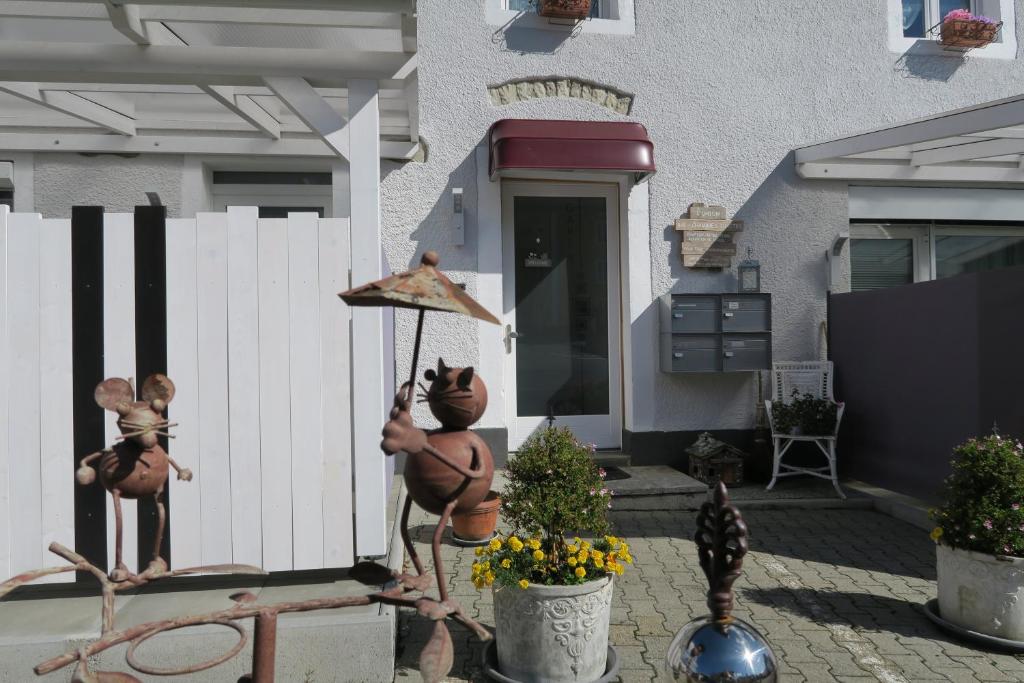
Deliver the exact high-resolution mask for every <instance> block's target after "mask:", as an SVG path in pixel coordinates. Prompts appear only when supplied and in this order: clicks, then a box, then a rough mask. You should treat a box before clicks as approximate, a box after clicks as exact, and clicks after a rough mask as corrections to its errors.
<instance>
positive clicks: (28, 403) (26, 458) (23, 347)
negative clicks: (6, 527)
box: [4, 214, 43, 574]
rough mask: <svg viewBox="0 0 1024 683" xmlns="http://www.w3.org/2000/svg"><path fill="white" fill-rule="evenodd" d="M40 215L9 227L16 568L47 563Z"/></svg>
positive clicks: (13, 220)
mask: <svg viewBox="0 0 1024 683" xmlns="http://www.w3.org/2000/svg"><path fill="white" fill-rule="evenodd" d="M41 223H42V217H41V216H39V214H12V215H11V217H10V220H9V222H8V229H7V250H8V259H7V273H8V286H9V288H10V289H9V293H10V299H9V300H8V303H9V306H10V308H9V310H8V334H9V335H10V336H9V342H8V343H9V344H10V346H9V354H10V355H9V356H8V359H9V362H10V367H9V373H10V374H9V382H10V384H9V386H10V391H11V394H12V396H11V398H13V400H12V401H10V404H9V406H8V418H9V423H8V425H7V430H8V431H7V433H6V435H4V436H5V438H6V439H7V447H8V453H10V455H11V465H12V466H11V468H10V499H9V509H10V513H11V517H12V518H13V519H14V522H15V523H14V524H12V525H11V571H12V573H15V574H16V573H19V572H23V571H25V570H27V569H35V568H37V567H41V566H42V559H43V547H42V545H41V541H42V519H41V509H42V508H41V506H42V501H41V498H40V496H41V491H40V486H39V481H40V475H41V471H40V460H39V443H40V435H39V433H40V429H39V417H40V415H39V408H40V403H39V396H40V394H39V391H40V390H39V382H40V375H39V238H40V225H41Z"/></svg>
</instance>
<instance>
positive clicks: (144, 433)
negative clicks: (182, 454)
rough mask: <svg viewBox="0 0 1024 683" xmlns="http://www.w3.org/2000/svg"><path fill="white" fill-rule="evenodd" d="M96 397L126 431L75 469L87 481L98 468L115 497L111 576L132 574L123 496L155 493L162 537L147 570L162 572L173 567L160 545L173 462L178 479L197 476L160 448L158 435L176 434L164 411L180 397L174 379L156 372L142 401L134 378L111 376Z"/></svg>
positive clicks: (144, 387) (114, 578) (81, 481)
mask: <svg viewBox="0 0 1024 683" xmlns="http://www.w3.org/2000/svg"><path fill="white" fill-rule="evenodd" d="M94 396H95V399H96V403H97V404H98V405H99V406H100V407H101V408H103V409H105V410H109V411H111V412H114V413H117V416H118V417H117V427H118V429H120V430H121V435H120V436H119V437H118V439H119V440H120V443H118V444H116V445H114V446H112V447H109V448H104V449H103V450H102V451H97V452H96V453H92V454H90V455H87V456H85V457H84V458H83V459H82V462H81V464H80V466H79V468H78V470H77V471H76V472H75V478H76V479H77V480H78V483H79V484H81V485H83V486H87V485H89V484H91V483H93V482H94V481H95V480H96V475H97V472H98V473H99V479H100V483H101V484H103V488H105V489H106V490H107V491H109V492H110V496H111V498H113V500H114V520H115V523H116V525H117V528H116V535H115V550H114V569H113V570H112V571H111V572H110V580H111V581H115V582H122V581H127V580H128V579H129V578H131V576H132V574H131V572H130V571H129V570H128V567H127V566H126V565H125V563H124V561H123V559H122V556H121V546H122V532H121V499H122V498H126V499H128V500H137V499H139V498H145V497H147V496H152V497H153V500H154V501H155V502H156V509H157V528H156V538H155V539H154V540H153V559H152V561H151V562H150V563H149V567H148V568H147V569H146V573H147V575H153V576H157V575H160V574H162V573H164V572H166V571H167V562H166V561H165V560H164V559H163V558H162V557H160V544H161V542H162V541H163V535H164V525H165V522H166V517H167V513H166V511H165V509H164V504H163V501H162V500H161V496H162V495H163V492H164V486H165V485H166V484H167V474H168V466H170V467H173V468H174V469H175V470H176V471H177V473H178V479H180V480H182V481H189V480H191V479H192V472H191V470H189V469H187V468H182V467H180V466H179V465H178V463H176V462H174V460H172V459H171V458H170V456H168V455H167V451H165V450H164V449H163V448H161V447H160V444H159V442H158V439H157V437H159V436H166V437H170V438H173V437H172V435H171V434H169V433H168V432H167V430H168V429H170V428H171V427H174V426H176V425H174V424H170V423H169V422H168V421H167V419H166V418H164V416H163V413H164V411H165V410H166V409H167V404H168V403H170V402H171V400H172V399H173V398H174V382H172V381H171V380H170V379H169V378H167V377H166V376H164V375H161V374H153V375H150V376H149V377H147V378H146V381H145V382H143V383H142V392H141V397H142V400H141V401H136V400H135V389H134V388H133V387H132V384H131V382H129V381H128V380H125V379H121V378H120V377H111V378H110V379H106V380H104V381H102V382H100V383H99V385H97V387H96V392H95V394H94ZM97 460H98V463H97V462H96V461H97ZM93 463H95V464H93ZM90 465H91V466H90Z"/></svg>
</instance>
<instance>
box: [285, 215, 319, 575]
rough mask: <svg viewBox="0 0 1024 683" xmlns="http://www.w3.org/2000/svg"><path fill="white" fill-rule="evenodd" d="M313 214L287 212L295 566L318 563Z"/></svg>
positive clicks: (310, 566) (316, 310) (316, 312)
mask: <svg viewBox="0 0 1024 683" xmlns="http://www.w3.org/2000/svg"><path fill="white" fill-rule="evenodd" d="M317 222H318V218H317V216H316V214H311V213H302V214H291V215H290V216H289V217H288V301H289V310H290V319H289V321H288V323H289V329H290V334H289V347H290V357H291V417H292V449H291V450H292V555H293V562H294V568H295V569H315V568H318V567H323V561H324V533H323V529H324V520H323V509H322V506H321V503H320V500H321V497H322V496H323V457H322V455H321V445H320V443H321V438H320V435H321V416H320V406H319V404H320V335H319V334H318V331H319V329H320V317H319V309H320V282H319V278H318V267H317V260H318V259H317Z"/></svg>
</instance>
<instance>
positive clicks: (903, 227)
mask: <svg viewBox="0 0 1024 683" xmlns="http://www.w3.org/2000/svg"><path fill="white" fill-rule="evenodd" d="M1020 265H1024V224H1012V223H988V224H972V223H967V222H959V223H958V222H942V221H933V222H925V223H920V222H917V223H901V222H893V223H874V222H872V223H867V222H858V223H853V224H852V225H851V226H850V289H851V290H852V291H854V292H860V291H866V290H871V289H884V288H886V287H896V286H898V285H905V284H911V283H914V282H925V281H928V280H937V279H940V278H946V277H953V276H955V275H960V274H962V273H977V272H981V271H986V270H995V269H998V268H1008V267H1011V266H1020Z"/></svg>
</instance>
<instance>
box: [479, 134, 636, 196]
mask: <svg viewBox="0 0 1024 683" xmlns="http://www.w3.org/2000/svg"><path fill="white" fill-rule="evenodd" d="M488 146H489V148H490V166H489V170H490V175H491V179H494V178H496V177H498V176H501V175H507V174H513V173H515V172H523V171H530V172H537V171H540V172H544V171H586V172H588V173H608V174H616V175H630V176H632V177H633V178H634V179H635V180H637V181H639V180H641V179H643V178H646V177H647V176H649V175H651V174H652V173H654V172H655V167H654V144H653V143H652V142H651V140H650V138H648V137H647V129H646V128H644V127H643V126H642V125H640V124H639V123H631V122H618V121H550V120H530V119H502V120H501V121H498V122H496V123H495V124H494V125H492V126H491V130H490V133H489V134H488Z"/></svg>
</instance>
